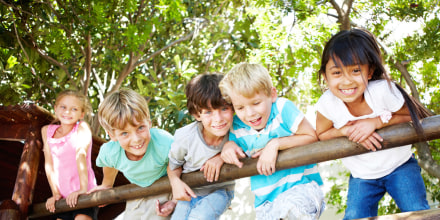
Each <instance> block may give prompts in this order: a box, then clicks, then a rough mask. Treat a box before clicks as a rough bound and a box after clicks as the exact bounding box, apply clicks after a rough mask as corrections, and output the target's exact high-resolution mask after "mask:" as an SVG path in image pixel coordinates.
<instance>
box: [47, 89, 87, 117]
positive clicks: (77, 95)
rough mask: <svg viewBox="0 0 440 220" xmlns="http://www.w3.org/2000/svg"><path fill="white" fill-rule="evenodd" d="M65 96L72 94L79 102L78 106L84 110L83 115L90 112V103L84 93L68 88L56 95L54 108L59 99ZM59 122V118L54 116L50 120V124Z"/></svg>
mask: <svg viewBox="0 0 440 220" xmlns="http://www.w3.org/2000/svg"><path fill="white" fill-rule="evenodd" d="M66 96H73V97H75V98H77V99H78V100H79V101H80V102H81V106H80V108H81V111H82V112H84V115H87V114H90V112H92V106H91V105H90V102H89V99H88V98H87V96H85V95H84V94H82V93H81V92H79V91H76V90H69V89H68V90H64V91H62V92H60V93H58V96H57V98H56V99H55V104H54V108H56V107H57V105H58V104H59V102H60V100H61V99H62V98H64V97H66ZM59 122H60V121H59V119H58V118H55V120H54V121H52V124H58V123H59Z"/></svg>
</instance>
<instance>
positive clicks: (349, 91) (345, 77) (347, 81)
mask: <svg viewBox="0 0 440 220" xmlns="http://www.w3.org/2000/svg"><path fill="white" fill-rule="evenodd" d="M371 75H372V71H370V70H369V68H368V64H362V65H348V66H342V67H340V66H339V65H337V64H335V62H334V61H333V59H329V61H328V62H327V65H326V67H325V74H324V80H325V82H326V83H327V85H328V88H329V89H330V91H331V92H332V93H333V95H335V96H336V97H338V98H339V99H341V100H342V101H343V102H345V103H346V104H347V105H350V104H356V103H360V102H362V101H363V100H364V91H365V89H366V88H367V84H368V80H369V79H371Z"/></svg>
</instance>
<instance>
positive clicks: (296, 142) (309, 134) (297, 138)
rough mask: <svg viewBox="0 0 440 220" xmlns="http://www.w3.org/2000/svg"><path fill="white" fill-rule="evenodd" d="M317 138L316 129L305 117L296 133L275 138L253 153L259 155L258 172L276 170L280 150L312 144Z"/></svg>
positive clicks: (266, 172)
mask: <svg viewBox="0 0 440 220" xmlns="http://www.w3.org/2000/svg"><path fill="white" fill-rule="evenodd" d="M317 140H318V137H317V136H316V132H315V129H313V127H312V125H311V124H310V123H309V121H308V120H307V119H306V118H304V119H303V120H302V121H301V123H300V124H299V126H298V129H297V131H296V132H295V134H294V135H290V136H286V137H281V138H274V139H272V140H270V141H269V142H268V143H267V145H266V146H265V147H264V148H263V149H262V150H260V151H259V152H257V153H255V154H254V155H252V157H253V158H257V157H259V159H258V162H257V170H258V173H260V174H262V175H266V176H268V175H272V173H274V172H275V170H276V169H275V163H276V159H277V157H278V151H279V150H284V149H288V148H292V147H297V146H302V145H306V144H310V143H313V142H316V141H317Z"/></svg>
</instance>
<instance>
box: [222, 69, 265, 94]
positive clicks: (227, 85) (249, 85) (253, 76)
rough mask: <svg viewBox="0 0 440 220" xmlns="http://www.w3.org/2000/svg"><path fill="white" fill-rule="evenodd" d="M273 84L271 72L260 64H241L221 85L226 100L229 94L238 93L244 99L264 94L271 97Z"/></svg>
mask: <svg viewBox="0 0 440 220" xmlns="http://www.w3.org/2000/svg"><path fill="white" fill-rule="evenodd" d="M272 87H273V84H272V79H271V77H270V75H269V72H268V71H267V69H266V68H264V67H263V66H261V65H259V64H249V63H240V64H238V65H236V66H235V67H233V68H232V69H231V70H230V71H229V72H228V74H226V76H225V77H224V79H223V80H222V82H221V83H220V89H221V90H222V94H223V96H225V99H226V100H227V101H228V102H230V98H229V97H228V93H230V92H236V93H239V94H240V95H242V96H244V97H247V98H248V97H252V96H254V95H255V94H258V93H260V92H262V93H263V94H265V95H267V96H270V95H271V90H272Z"/></svg>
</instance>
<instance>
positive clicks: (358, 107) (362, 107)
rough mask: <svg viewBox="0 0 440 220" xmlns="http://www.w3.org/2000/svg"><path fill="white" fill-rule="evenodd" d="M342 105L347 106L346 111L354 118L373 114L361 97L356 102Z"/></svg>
mask: <svg viewBox="0 0 440 220" xmlns="http://www.w3.org/2000/svg"><path fill="white" fill-rule="evenodd" d="M344 103H345V106H347V109H348V111H349V112H350V113H351V115H353V116H355V117H359V116H363V115H368V114H371V113H373V110H372V109H371V108H370V106H369V105H368V103H367V101H366V100H365V98H364V97H362V99H361V100H358V101H354V102H344Z"/></svg>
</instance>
